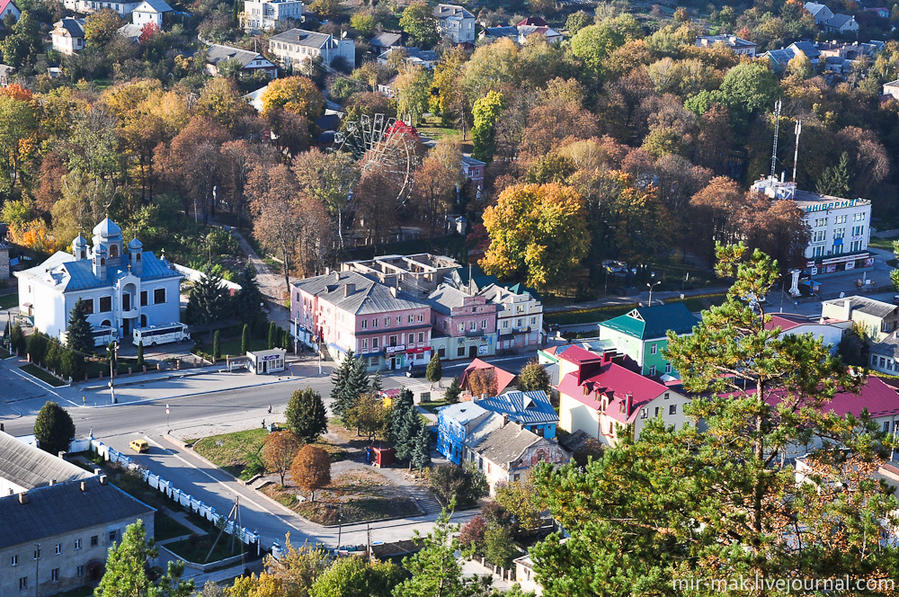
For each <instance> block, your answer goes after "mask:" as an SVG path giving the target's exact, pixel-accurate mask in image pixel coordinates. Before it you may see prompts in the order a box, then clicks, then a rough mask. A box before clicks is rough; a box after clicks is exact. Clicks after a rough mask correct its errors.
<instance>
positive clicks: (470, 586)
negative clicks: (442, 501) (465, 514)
mask: <svg viewBox="0 0 899 597" xmlns="http://www.w3.org/2000/svg"><path fill="white" fill-rule="evenodd" d="M454 507H455V503H454V502H453V503H451V504H450V506H449V508H450V510H446V509H444V510H443V512H442V513H441V514H440V516H439V517H438V518H437V521H436V522H435V524H434V528H433V530H432V531H431V532H430V533H429V534H428V535H426V536H425V537H421V536H420V535H418V531H415V533H416V534H415V539H416V540H417V541H419V542H420V543H421V545H422V549H421V551H419V552H418V553H416V554H415V555H412V556H409V557H407V558H405V559H404V560H403V567H404V568H405V569H406V570H408V571H409V573H410V574H411V575H412V577H411V578H407V579H406V580H404V581H403V582H401V583H400V584H399V585H397V587H396V588H395V589H394V590H393V597H478V596H481V595H483V594H484V593H486V587H487V583H488V582H489V581H487V582H484V581H482V580H480V579H478V578H477V577H474V578H472V577H463V576H462V568H461V564H460V563H459V560H458V559H456V552H457V551H459V549H460V545H459V540H458V539H457V538H456V537H455V534H456V532H457V531H458V525H454V524H450V513H451V512H452V508H454Z"/></svg>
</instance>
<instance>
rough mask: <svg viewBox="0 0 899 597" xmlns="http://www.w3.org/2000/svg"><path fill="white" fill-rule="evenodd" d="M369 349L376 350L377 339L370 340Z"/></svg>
mask: <svg viewBox="0 0 899 597" xmlns="http://www.w3.org/2000/svg"><path fill="white" fill-rule="evenodd" d="M371 347H372V349H377V348H378V339H377V338H372V339H371Z"/></svg>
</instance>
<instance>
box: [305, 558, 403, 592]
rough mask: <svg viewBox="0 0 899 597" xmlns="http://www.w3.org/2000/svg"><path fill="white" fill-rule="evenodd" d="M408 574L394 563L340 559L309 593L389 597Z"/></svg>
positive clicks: (363, 559)
mask: <svg viewBox="0 0 899 597" xmlns="http://www.w3.org/2000/svg"><path fill="white" fill-rule="evenodd" d="M404 576H405V574H404V573H403V570H402V568H400V567H398V566H397V565H396V564H393V563H392V562H370V561H369V560H368V559H367V558H361V557H349V558H337V559H336V560H334V563H333V564H331V565H330V566H329V567H328V569H327V570H325V571H324V572H323V573H322V574H321V576H319V577H318V578H317V579H315V582H314V583H313V584H312V587H311V588H310V589H309V597H390V594H391V592H392V591H393V588H394V587H395V586H396V585H397V584H399V582H400V580H402V579H403V577H404Z"/></svg>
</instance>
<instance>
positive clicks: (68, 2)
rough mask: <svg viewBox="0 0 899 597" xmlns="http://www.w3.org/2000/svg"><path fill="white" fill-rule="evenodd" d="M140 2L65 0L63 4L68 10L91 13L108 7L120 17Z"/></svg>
mask: <svg viewBox="0 0 899 597" xmlns="http://www.w3.org/2000/svg"><path fill="white" fill-rule="evenodd" d="M139 4H140V2H109V1H108V0H107V1H103V0H65V1H64V2H63V6H65V7H66V8H67V9H68V10H71V11H74V12H77V13H80V14H91V13H93V12H97V11H98V10H102V9H104V8H109V9H111V10H114V11H115V12H116V13H117V14H118V15H119V16H120V17H122V18H125V19H126V18H128V17H130V16H131V13H132V12H134V9H135V8H137V6H138V5H139Z"/></svg>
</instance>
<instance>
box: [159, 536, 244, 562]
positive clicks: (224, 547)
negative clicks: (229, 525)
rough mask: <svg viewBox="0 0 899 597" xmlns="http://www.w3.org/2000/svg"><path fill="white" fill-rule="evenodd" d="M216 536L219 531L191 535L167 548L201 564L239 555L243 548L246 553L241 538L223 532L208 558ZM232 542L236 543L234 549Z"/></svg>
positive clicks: (168, 545)
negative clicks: (207, 556) (207, 555)
mask: <svg viewBox="0 0 899 597" xmlns="http://www.w3.org/2000/svg"><path fill="white" fill-rule="evenodd" d="M216 537H218V531H214V532H211V533H209V534H208V535H191V537H190V538H188V539H182V540H181V541H175V542H174V543H168V544H166V546H165V548H166V549H168V550H169V551H171V552H173V553H176V554H178V555H179V556H181V557H182V558H184V559H185V560H187V561H188V562H196V563H199V564H205V563H206V562H215V561H217V560H222V559H224V558H230V557H231V556H239V555H240V554H241V549H243V551H244V553H246V546H244V545H243V543H242V542H241V541H240V540H239V539H237V538H233V539H232V536H231V535H229V534H228V533H222V536H221V538H220V539H219V540H218V543H216V544H215V549H213V551H212V555H210V556H209V558H208V559H207V558H206V554H208V553H209V550H210V549H211V548H212V544H213V543H214V542H215V539H216ZM232 543H233V544H234V549H232V548H231V544H232Z"/></svg>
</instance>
